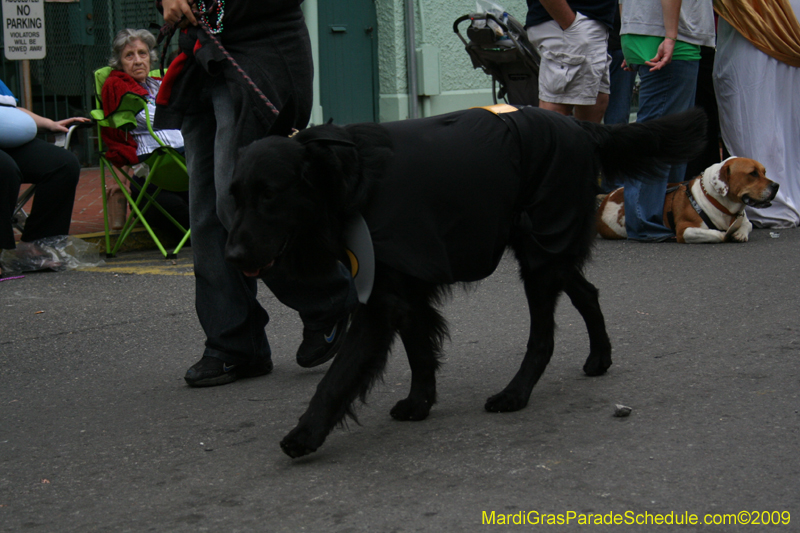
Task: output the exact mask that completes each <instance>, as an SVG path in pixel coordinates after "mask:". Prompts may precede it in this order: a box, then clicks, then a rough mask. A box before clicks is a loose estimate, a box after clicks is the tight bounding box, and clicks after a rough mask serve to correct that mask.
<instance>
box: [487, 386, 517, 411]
mask: <svg viewBox="0 0 800 533" xmlns="http://www.w3.org/2000/svg"><path fill="white" fill-rule="evenodd" d="M526 405H528V398H527V397H525V396H524V395H522V394H518V393H514V392H509V391H506V390H504V391H503V392H501V393H498V394H495V395H494V396H492V397H490V398H489V399H488V400H486V405H484V406H483V408H484V409H486V410H487V411H489V412H490V413H508V412H511V411H519V410H520V409H522V408H524V407H525V406H526Z"/></svg>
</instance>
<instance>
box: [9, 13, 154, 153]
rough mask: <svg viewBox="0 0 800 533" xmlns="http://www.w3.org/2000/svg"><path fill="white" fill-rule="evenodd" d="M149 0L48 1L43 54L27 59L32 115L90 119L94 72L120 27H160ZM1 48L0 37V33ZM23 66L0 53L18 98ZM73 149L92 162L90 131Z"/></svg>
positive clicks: (100, 63)
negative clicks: (29, 70) (154, 25)
mask: <svg viewBox="0 0 800 533" xmlns="http://www.w3.org/2000/svg"><path fill="white" fill-rule="evenodd" d="M153 4H154V3H153V1H152V0H78V1H74V2H48V1H47V0H45V5H44V15H45V17H44V21H45V38H46V42H47V56H46V57H45V58H44V59H41V60H36V61H31V62H30V67H31V84H32V92H33V112H34V113H37V114H39V115H42V116H46V117H48V118H52V119H54V120H60V119H64V118H68V117H71V116H88V113H89V110H90V109H92V107H93V106H94V79H93V72H94V71H95V70H96V69H98V68H100V67H102V66H105V65H106V64H107V63H108V57H109V55H110V54H111V41H112V40H113V39H114V36H115V35H116V34H117V32H118V31H119V30H121V29H124V28H137V29H141V28H146V29H147V28H150V25H151V23H154V24H161V23H162V19H161V15H160V14H159V13H158V12H157V11H156V10H155V8H154V6H153ZM0 45H3V46H4V43H2V34H0ZM20 71H21V68H20V65H19V62H18V61H8V60H6V59H5V53H4V51H0V76H2V79H3V81H4V82H5V84H6V85H8V87H9V88H10V89H11V90H12V91H14V94H16V95H17V98H19V96H20V94H21V90H20V76H21V72H20ZM80 132H81V136H79V138H77V139H73V150H74V151H75V152H76V154H77V155H78V158H79V159H80V160H81V163H83V164H84V165H89V164H94V163H95V162H96V154H95V153H94V152H95V147H96V141H95V140H94V138H93V136H94V135H95V132H94V129H93V128H88V129H85V130H80Z"/></svg>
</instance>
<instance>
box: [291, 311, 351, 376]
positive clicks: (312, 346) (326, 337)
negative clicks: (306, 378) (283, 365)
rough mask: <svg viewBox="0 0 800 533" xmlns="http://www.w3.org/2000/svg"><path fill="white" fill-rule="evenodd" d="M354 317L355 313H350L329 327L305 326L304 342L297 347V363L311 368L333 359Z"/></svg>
mask: <svg viewBox="0 0 800 533" xmlns="http://www.w3.org/2000/svg"><path fill="white" fill-rule="evenodd" d="M352 317H353V314H352V313H348V314H347V316H346V317H344V318H343V319H341V320H340V321H339V322H337V323H336V324H334V325H333V327H331V328H328V329H308V328H304V329H303V342H301V343H300V347H299V348H298V349H297V364H298V365H300V366H302V367H303V368H311V367H314V366H319V365H321V364H322V363H326V362H328V361H330V360H331V359H333V358H334V356H335V355H336V353H337V352H338V351H339V348H341V347H342V343H343V342H344V338H345V337H346V336H347V330H348V329H350V320H351V319H352Z"/></svg>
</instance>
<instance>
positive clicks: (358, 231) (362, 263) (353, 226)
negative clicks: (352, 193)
mask: <svg viewBox="0 0 800 533" xmlns="http://www.w3.org/2000/svg"><path fill="white" fill-rule="evenodd" d="M344 242H345V245H346V246H347V255H348V257H349V258H350V274H351V275H352V276H353V281H354V282H355V285H356V292H358V301H359V302H361V303H362V304H366V303H367V300H369V295H370V294H371V293H372V283H373V282H374V281H375V252H374V250H373V249H372V236H371V235H370V234H369V227H367V221H366V220H364V217H362V216H361V215H360V214H358V215H356V216H355V217H353V219H352V220H351V221H350V222H349V223H348V225H347V227H345V230H344Z"/></svg>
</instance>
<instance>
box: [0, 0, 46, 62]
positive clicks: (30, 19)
mask: <svg viewBox="0 0 800 533" xmlns="http://www.w3.org/2000/svg"><path fill="white" fill-rule="evenodd" d="M2 2H3V43H4V44H5V56H6V59H8V60H10V61H16V60H21V59H44V56H45V55H46V47H45V38H44V0H2Z"/></svg>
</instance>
